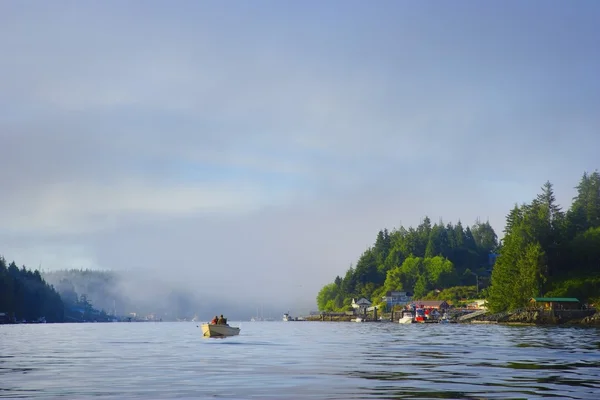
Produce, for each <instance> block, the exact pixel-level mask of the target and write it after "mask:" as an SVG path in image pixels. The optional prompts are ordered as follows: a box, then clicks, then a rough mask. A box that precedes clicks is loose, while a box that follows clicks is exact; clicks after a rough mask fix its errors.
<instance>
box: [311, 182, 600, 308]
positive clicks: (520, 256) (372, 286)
mask: <svg viewBox="0 0 600 400" xmlns="http://www.w3.org/2000/svg"><path fill="white" fill-rule="evenodd" d="M576 189H577V195H576V196H575V198H574V199H573V202H572V204H571V206H570V208H569V209H568V210H567V211H566V212H564V211H562V209H561V207H560V206H559V205H558V204H556V199H555V195H554V190H553V186H552V184H551V183H550V182H546V183H545V184H544V185H543V186H542V187H541V191H540V193H539V195H538V196H537V197H536V198H535V199H533V200H532V201H531V202H530V203H523V204H521V205H515V207H514V208H513V209H512V210H511V211H510V212H509V213H508V215H507V217H506V226H505V230H504V237H503V239H502V241H501V242H499V241H498V236H497V235H496V233H495V231H494V229H493V228H492V227H491V225H490V224H489V222H483V223H482V222H481V221H476V222H475V224H474V225H472V226H471V227H469V226H467V227H463V225H462V224H461V222H460V221H459V222H458V223H457V224H456V225H453V224H452V223H448V224H446V225H444V223H443V221H441V220H440V221H439V222H438V223H436V224H434V225H431V220H430V219H429V218H428V217H425V218H423V220H422V222H421V223H420V225H419V226H417V227H416V228H413V227H409V228H408V229H406V228H404V227H402V226H401V227H400V228H398V229H395V230H393V231H392V232H389V231H388V230H387V229H384V230H382V231H379V232H378V234H377V237H376V239H375V243H374V245H373V246H371V247H369V248H368V249H367V250H366V251H365V252H363V253H362V254H361V256H360V257H359V258H358V260H357V262H356V265H355V266H352V265H351V266H350V268H349V269H348V270H347V271H346V274H345V275H344V277H340V276H337V277H336V278H335V280H334V281H333V282H332V283H329V284H327V285H325V286H324V287H323V288H322V289H321V290H320V291H319V293H318V294H317V305H318V307H319V310H321V311H345V310H349V309H351V306H350V303H351V300H352V298H357V297H365V298H367V299H370V300H371V301H372V302H373V304H374V305H380V306H384V305H383V304H382V299H381V298H382V296H384V295H385V293H386V292H387V291H391V290H396V291H407V292H410V293H412V294H413V298H415V299H443V300H448V301H450V302H453V303H454V304H458V303H459V302H460V301H461V300H462V301H465V300H468V299H474V298H485V299H486V300H487V303H488V307H489V308H490V309H491V310H492V311H493V312H500V311H506V310H515V309H518V308H521V307H523V306H525V304H526V302H527V301H528V300H529V298H531V297H539V296H547V297H550V296H552V297H577V298H578V299H579V300H580V301H582V302H588V303H594V302H598V300H600V174H599V173H598V172H597V171H595V172H593V173H591V174H588V173H584V174H583V176H582V178H581V180H580V182H579V184H578V185H577V186H576Z"/></svg>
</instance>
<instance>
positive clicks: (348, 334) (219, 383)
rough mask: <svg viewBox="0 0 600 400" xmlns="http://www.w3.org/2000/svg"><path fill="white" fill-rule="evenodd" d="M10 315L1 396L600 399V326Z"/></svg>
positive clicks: (1, 354)
mask: <svg viewBox="0 0 600 400" xmlns="http://www.w3.org/2000/svg"><path fill="white" fill-rule="evenodd" d="M231 325H239V326H241V328H242V331H241V334H240V336H237V337H232V338H227V339H205V338H202V337H201V332H200V328H198V327H197V324H196V323H192V322H180V323H165V322H163V323H114V324H45V325H13V326H8V325H3V326H0V398H18V397H23V398H30V397H37V398H45V399H48V398H56V397H63V398H70V399H85V398H98V397H100V398H118V399H128V398H129V399H131V398H138V399H166V398H227V399H230V398H235V399H251V398H256V399H307V398H311V399H358V398H361V399H371V398H381V399H426V398H435V399H440V398H443V399H481V398H484V399H488V398H498V399H535V398H552V397H553V398H560V399H599V398H600V330H598V329H594V328H587V329H574V328H559V327H551V328H537V327H509V326H498V325H460V324H451V325H448V324H446V325H441V324H440V325H438V324H432V325H421V324H418V325H417V324H412V325H400V324H392V323H375V324H374V323H363V324H359V323H351V322H349V323H336V322H287V323H286V322H242V323H234V322H232V323H231Z"/></svg>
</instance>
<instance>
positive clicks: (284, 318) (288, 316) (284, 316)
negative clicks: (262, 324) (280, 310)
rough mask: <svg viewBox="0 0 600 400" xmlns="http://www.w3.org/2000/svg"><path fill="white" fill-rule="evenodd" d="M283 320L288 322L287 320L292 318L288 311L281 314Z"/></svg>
mask: <svg viewBox="0 0 600 400" xmlns="http://www.w3.org/2000/svg"><path fill="white" fill-rule="evenodd" d="M283 320H284V321H285V322H288V321H293V320H294V318H292V317H291V316H290V314H289V313H285V314H283Z"/></svg>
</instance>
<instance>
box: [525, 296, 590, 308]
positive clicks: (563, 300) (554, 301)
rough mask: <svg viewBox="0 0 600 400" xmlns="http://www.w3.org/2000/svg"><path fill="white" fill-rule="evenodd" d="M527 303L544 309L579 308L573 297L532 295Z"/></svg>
mask: <svg viewBox="0 0 600 400" xmlns="http://www.w3.org/2000/svg"><path fill="white" fill-rule="evenodd" d="M529 304H530V305H531V306H532V307H533V308H543V309H544V310H579V309H580V308H581V306H580V303H579V300H578V299H576V298H574V297H532V298H531V299H529Z"/></svg>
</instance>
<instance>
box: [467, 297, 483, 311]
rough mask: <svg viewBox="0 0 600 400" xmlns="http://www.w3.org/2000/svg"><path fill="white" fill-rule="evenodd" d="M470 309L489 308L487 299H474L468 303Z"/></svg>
mask: <svg viewBox="0 0 600 400" xmlns="http://www.w3.org/2000/svg"><path fill="white" fill-rule="evenodd" d="M467 309H468V310H487V306H486V301H485V300H483V299H478V300H472V301H471V302H469V303H468V304H467Z"/></svg>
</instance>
